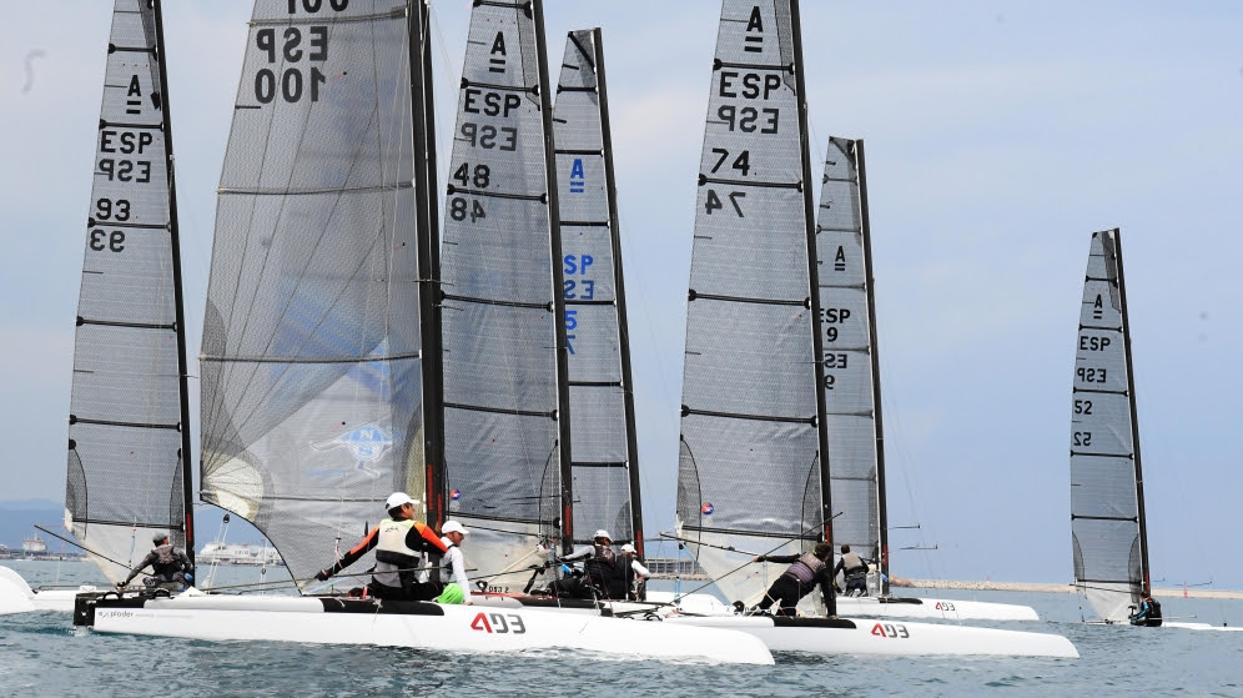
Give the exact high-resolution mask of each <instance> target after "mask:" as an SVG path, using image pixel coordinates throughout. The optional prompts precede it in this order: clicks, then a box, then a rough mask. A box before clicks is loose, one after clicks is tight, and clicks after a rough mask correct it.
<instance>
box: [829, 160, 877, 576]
mask: <svg viewBox="0 0 1243 698" xmlns="http://www.w3.org/2000/svg"><path fill="white" fill-rule="evenodd" d="M862 177H863V142H862V141H856V140H850V139H846V138H837V137H830V138H829V147H828V153H827V155H826V156H825V162H824V179H823V187H822V189H821V193H820V218H819V221H818V223H817V225H816V248H817V262H818V264H819V277H820V330H821V333H822V334H821V342H822V344H823V354H822V358H823V364H824V395H825V406H826V408H827V410H828V426H829V464H830V467H829V470H830V474H831V481H832V484H833V502H834V505H835V506H836V508H837V510H838V512H840V514H839V515H838V516H837V518H836V519H835V520H834V522H833V543H834V545H838V546H840V545H842V544H848V545H850V547H851V549H852V550H853V551H854V552H856V553H858V554H860V555H862V556H864V557H866V558H869V559H871V560H875V561H877V562H879V563H880V564H881V565H882V566H884V567H886V568H887V560H886V558H887V557H888V551H887V549H886V548H887V546H886V538H887V537H886V535H885V534H886V531H885V523H884V498H885V493H884V489H883V488H884V476H883V470H882V463H881V457H882V454H881V452H880V443H881V442H880V441H879V438H878V437H879V427H880V425H879V418H880V414H879V409H878V405H877V397H878V390H877V388H878V386H879V376H878V375H877V370H876V366H877V361H876V354H875V352H876V347H875V336H876V330H875V326H874V325H873V318H872V289H871V250H870V245H871V241H870V240H869V239H868V235H867V232H868V231H867V230H866V228H865V220H864V216H865V213H866V211H865V206H866V202H865V199H864V197H865V196H866V194H865V192H864V187H865V183H864V182H863V179H862Z"/></svg>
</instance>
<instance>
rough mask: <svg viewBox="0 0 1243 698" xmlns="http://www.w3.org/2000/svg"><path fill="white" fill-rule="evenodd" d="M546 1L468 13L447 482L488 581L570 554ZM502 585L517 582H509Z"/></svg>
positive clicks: (457, 134) (448, 211) (455, 172)
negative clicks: (548, 550) (551, 553)
mask: <svg viewBox="0 0 1243 698" xmlns="http://www.w3.org/2000/svg"><path fill="white" fill-rule="evenodd" d="M548 84H549V83H548V64H547V60H546V58H545V47H544V27H543V8H542V4H541V3H540V2H539V1H538V0H532V1H527V2H491V1H490V2H479V3H475V5H474V8H473V9H472V11H471V20H470V29H469V33H468V36H467V46H466V59H465V62H464V64H463V70H462V82H461V88H460V94H459V98H458V111H457V123H456V126H455V129H454V138H453V155H452V160H451V163H450V165H449V182H448V196H447V198H446V200H445V209H444V210H445V215H444V218H445V220H444V248H443V250H442V255H443V257H442V259H443V268H442V272H443V277H442V278H443V294H442V298H443V302H442V309H441V311H442V315H443V320H442V322H443V337H444V340H443V341H444V423H445V463H444V467H445V474H446V480H447V482H446V485H447V487H448V488H449V511H450V516H451V517H453V518H455V519H457V520H460V521H463V522H464V523H465V524H466V525H467V526H468V527H470V528H472V530H473V531H474V533H473V534H472V536H471V550H472V551H473V553H472V557H471V559H472V560H476V561H482V562H480V563H479V564H480V573H481V574H491V573H495V572H498V571H501V570H508V569H519V568H522V567H525V566H527V565H530V564H533V563H537V562H541V561H542V560H541V557H540V552H539V550H538V549H537V546H540V545H541V544H544V545H545V546H549V547H551V546H560V547H561V548H562V549H568V548H569V546H570V545H571V540H572V538H573V535H572V531H571V529H572V526H573V519H572V512H571V487H572V479H571V477H569V474H568V469H569V466H570V462H571V459H570V453H569V448H570V440H569V430H570V422H569V408H568V399H567V395H566V379H567V373H566V368H567V367H566V364H565V355H566V351H567V348H566V331H565V326H564V324H563V322H562V318H563V312H564V307H565V306H564V299H563V297H562V291H561V289H562V287H563V281H564V279H563V275H562V266H561V261H562V254H561V243H560V229H559V224H558V216H557V214H558V205H557V193H558V192H557V185H556V179H555V171H554V160H553V158H554V154H553V150H554V146H553V133H552V126H551V125H552V109H551V106H550V105H551V99H550V94H549V92H550V90H549V89H548ZM500 581H509V580H505V579H503V578H502V579H501V580H500Z"/></svg>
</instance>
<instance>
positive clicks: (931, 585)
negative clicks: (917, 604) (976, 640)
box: [889, 577, 1243, 601]
mask: <svg viewBox="0 0 1243 698" xmlns="http://www.w3.org/2000/svg"><path fill="white" fill-rule="evenodd" d="M889 585H890V586H891V587H904V588H905V587H910V588H917V589H960V590H964V591H1028V592H1030V591H1037V592H1044V593H1048V594H1073V593H1075V586H1074V585H1073V584H1057V583H1051V582H992V581H982V582H980V581H962V580H955V579H904V578H899V577H894V578H893V579H892V580H891V581H890V583H889ZM1152 593H1153V595H1154V596H1156V597H1157V598H1161V597H1162V596H1164V597H1166V598H1169V597H1178V596H1184V594H1185V595H1186V597H1187V598H1190V599H1226V600H1232V601H1243V591H1235V590H1231V589H1204V588H1202V587H1188V588H1186V589H1184V588H1183V587H1153V590H1152Z"/></svg>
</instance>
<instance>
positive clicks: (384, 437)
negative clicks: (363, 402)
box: [311, 424, 393, 475]
mask: <svg viewBox="0 0 1243 698" xmlns="http://www.w3.org/2000/svg"><path fill="white" fill-rule="evenodd" d="M392 445H393V437H392V436H391V435H390V434H389V433H388V432H387V431H385V430H384V429H381V428H380V427H378V426H376V425H374V424H364V425H363V426H361V427H358V428H356V429H352V430H350V431H347V432H345V433H343V434H340V435H338V436H337V437H336V438H333V439H329V440H328V441H321V442H320V443H315V444H311V447H312V448H314V449H315V450H317V451H327V450H330V449H333V448H338V447H343V448H347V449H349V451H350V455H352V456H354V460H355V461H356V462H357V463H356V465H357V469H358V470H362V471H364V472H366V473H368V474H372V475H379V473H378V472H376V471H375V470H374V469H373V468H370V467H368V466H370V465H371V464H373V463H377V462H379V460H380V459H381V458H383V457H384V454H385V453H387V452H388V449H389V448H390V447H391V446H392Z"/></svg>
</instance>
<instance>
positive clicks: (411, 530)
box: [315, 492, 449, 601]
mask: <svg viewBox="0 0 1243 698" xmlns="http://www.w3.org/2000/svg"><path fill="white" fill-rule="evenodd" d="M416 504H418V502H417V501H415V500H414V499H411V498H410V495H408V494H406V493H405V492H394V493H392V494H391V495H389V497H388V499H387V500H386V501H385V502H384V508H385V509H387V510H388V518H387V519H385V520H383V521H381V522H380V525H378V526H376V527H375V528H373V529H371V530H370V531H368V532H367V535H366V536H364V537H363V539H362V540H361V541H359V543H358V545H355V546H354V547H353V548H350V550H349V552H347V553H346V554H344V555H342V556H341V559H340V560H337V562H336V563H334V564H333V565H332V567H329V568H327V569H323V570H320V571H319V573H318V574H316V575H315V579H317V580H319V581H321V582H322V581H324V580H326V579H328V578H329V577H331V576H332V575H334V574H337V573H338V572H340V571H341V570H343V569H345V568H346V567H349V566H350V565H352V564H354V563H355V562H357V561H358V559H359V558H361V557H362V556H363V555H366V554H367V551H369V550H371V549H372V548H375V549H376V553H375V560H376V563H375V569H374V570H373V571H372V574H371V583H370V584H368V585H367V590H368V591H369V592H370V593H371V595H372V596H374V597H376V598H378V599H402V600H406V601H428V600H431V599H434V598H436V597H437V596H438V595H439V594H440V593H441V592H442V591H443V590H444V588H443V586H442V585H441V584H440V581H439V580H438V579H429V580H427V581H423V580H421V579H420V578H419V575H418V574H417V573H418V572H419V571H420V569H421V568H423V567H425V566H431V567H439V566H440V557H441V556H442V555H444V554H445V553H447V552H448V551H449V548H448V546H446V545H445V544H444V543H443V542H441V540H440V536H437V535H436V532H435V531H433V530H432V529H431V527H429V526H427V525H425V524H423V522H421V521H415V520H414V507H415V505H416ZM425 557H426V558H428V559H427V560H424V558H425Z"/></svg>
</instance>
